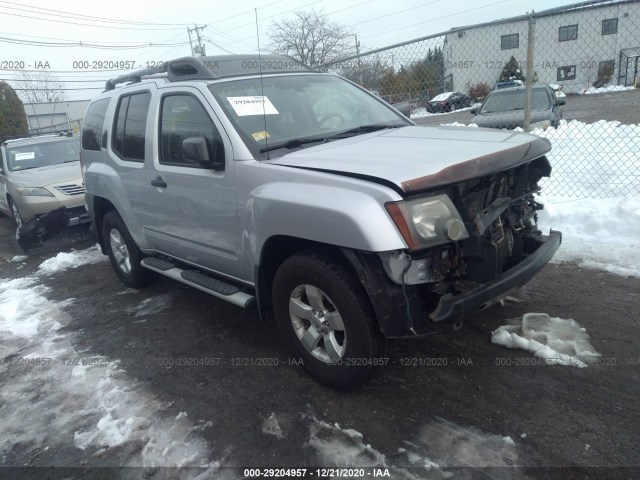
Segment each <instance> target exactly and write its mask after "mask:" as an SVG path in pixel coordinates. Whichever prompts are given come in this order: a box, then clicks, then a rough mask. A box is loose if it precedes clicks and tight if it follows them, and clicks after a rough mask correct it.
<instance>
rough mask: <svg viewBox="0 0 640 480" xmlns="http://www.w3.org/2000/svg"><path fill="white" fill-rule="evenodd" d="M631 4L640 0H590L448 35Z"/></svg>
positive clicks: (479, 24) (471, 26)
mask: <svg viewBox="0 0 640 480" xmlns="http://www.w3.org/2000/svg"><path fill="white" fill-rule="evenodd" d="M631 3H640V0H590V1H587V2H580V3H573V4H571V5H565V6H562V7H556V8H550V9H548V10H542V11H540V12H532V13H531V14H525V15H518V16H515V17H508V18H501V19H499V20H493V21H491V22H484V23H477V24H475V25H467V26H463V27H455V28H452V29H451V30H450V31H449V32H447V33H455V32H459V31H463V30H472V29H475V28H482V27H488V26H493V25H500V24H504V23H513V22H522V21H528V20H529V19H530V18H543V17H550V16H553V15H563V14H566V13H571V12H577V11H582V10H593V9H596V8H604V7H613V6H618V5H622V4H631Z"/></svg>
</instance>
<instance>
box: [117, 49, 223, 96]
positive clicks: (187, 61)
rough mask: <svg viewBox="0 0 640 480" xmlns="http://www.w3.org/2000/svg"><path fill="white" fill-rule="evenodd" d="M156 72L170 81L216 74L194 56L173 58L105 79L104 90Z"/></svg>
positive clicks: (204, 78) (207, 76) (212, 77)
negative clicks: (157, 64)
mask: <svg viewBox="0 0 640 480" xmlns="http://www.w3.org/2000/svg"><path fill="white" fill-rule="evenodd" d="M158 73H166V74H167V76H166V78H168V80H169V81H170V82H175V81H178V80H215V79H216V78H219V77H218V75H216V74H215V73H213V72H212V71H211V70H209V69H208V68H207V67H206V66H205V65H204V63H202V62H201V61H200V60H199V59H197V58H195V57H183V58H177V59H175V60H170V61H168V62H164V63H163V64H162V65H161V66H159V67H155V68H143V69H142V70H136V71H134V72H131V73H126V74H124V75H120V76H119V77H116V78H112V79H111V80H108V81H107V84H106V86H105V91H107V90H113V89H114V88H116V85H118V84H119V83H127V82H132V83H137V82H140V81H141V80H142V77H148V76H149V75H155V74H158Z"/></svg>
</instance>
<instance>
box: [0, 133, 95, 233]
mask: <svg viewBox="0 0 640 480" xmlns="http://www.w3.org/2000/svg"><path fill="white" fill-rule="evenodd" d="M69 135H70V134H66V133H65V134H52V135H39V136H34V137H24V138H14V139H11V140H7V139H5V140H4V141H2V140H1V139H0V210H1V211H2V212H4V213H6V214H8V215H11V216H12V217H13V218H14V219H15V221H16V224H17V225H18V227H20V226H21V225H22V224H23V223H25V222H27V221H29V220H30V219H31V218H33V217H34V216H36V215H40V214H45V213H49V212H51V211H52V210H56V209H58V208H60V207H66V208H68V209H70V212H69V213H70V214H71V215H75V218H76V220H77V221H78V222H79V221H80V219H83V220H86V221H89V218H88V216H87V212H86V210H85V208H84V184H83V182H82V174H81V171H80V141H79V140H78V139H77V138H71V137H70V136H69ZM76 223H77V222H76Z"/></svg>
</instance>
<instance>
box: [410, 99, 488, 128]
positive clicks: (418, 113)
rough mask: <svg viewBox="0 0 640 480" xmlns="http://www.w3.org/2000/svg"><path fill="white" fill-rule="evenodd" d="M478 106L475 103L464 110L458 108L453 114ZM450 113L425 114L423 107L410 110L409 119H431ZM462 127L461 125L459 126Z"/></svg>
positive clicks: (478, 104)
mask: <svg viewBox="0 0 640 480" xmlns="http://www.w3.org/2000/svg"><path fill="white" fill-rule="evenodd" d="M480 105H482V104H481V103H476V104H474V105H472V106H470V107H465V108H458V109H456V110H454V112H466V111H468V110H471V109H472V108H479V107H480ZM450 113H452V112H438V113H431V112H427V109H426V108H425V107H420V108H416V109H414V110H411V119H412V120H414V119H416V118H425V117H433V116H435V115H448V114H450ZM461 125H463V124H461Z"/></svg>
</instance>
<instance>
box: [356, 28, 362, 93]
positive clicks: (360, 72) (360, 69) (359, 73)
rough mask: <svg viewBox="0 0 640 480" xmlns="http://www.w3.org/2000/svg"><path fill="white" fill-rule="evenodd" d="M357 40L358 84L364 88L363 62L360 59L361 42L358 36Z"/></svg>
mask: <svg viewBox="0 0 640 480" xmlns="http://www.w3.org/2000/svg"><path fill="white" fill-rule="evenodd" d="M354 37H355V39H356V55H358V83H359V84H360V85H361V86H362V60H361V59H360V42H359V41H358V35H354Z"/></svg>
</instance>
